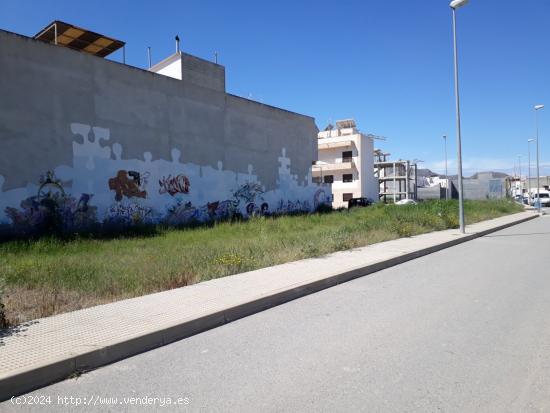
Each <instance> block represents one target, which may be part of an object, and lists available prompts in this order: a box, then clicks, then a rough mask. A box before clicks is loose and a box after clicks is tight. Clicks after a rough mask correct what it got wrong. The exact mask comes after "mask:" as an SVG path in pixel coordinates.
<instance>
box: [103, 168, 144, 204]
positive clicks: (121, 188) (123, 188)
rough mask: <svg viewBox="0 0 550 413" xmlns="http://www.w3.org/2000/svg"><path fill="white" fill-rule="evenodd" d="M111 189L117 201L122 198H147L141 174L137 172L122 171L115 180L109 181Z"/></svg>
mask: <svg viewBox="0 0 550 413" xmlns="http://www.w3.org/2000/svg"><path fill="white" fill-rule="evenodd" d="M109 189H110V190H111V191H115V194H116V195H115V201H122V197H124V196H125V197H127V198H133V197H136V198H146V197H147V191H145V189H144V188H143V187H142V181H141V174H140V173H139V172H136V171H125V170H120V171H118V172H117V173H116V176H115V177H114V178H110V179H109Z"/></svg>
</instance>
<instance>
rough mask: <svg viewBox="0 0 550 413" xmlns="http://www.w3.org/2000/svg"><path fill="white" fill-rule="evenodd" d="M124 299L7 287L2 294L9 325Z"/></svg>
mask: <svg viewBox="0 0 550 413" xmlns="http://www.w3.org/2000/svg"><path fill="white" fill-rule="evenodd" d="M125 298H130V296H124V295H119V296H111V297H97V296H94V295H93V294H89V293H86V294H85V293H78V292H75V291H59V290H49V289H48V290H32V289H27V288H21V287H7V288H6V290H5V292H4V304H5V306H6V307H5V311H6V319H7V320H8V322H9V324H10V325H17V324H21V323H24V322H26V321H29V320H34V319H37V318H42V317H48V316H51V315H55V314H61V313H66V312H68V311H75V310H80V309H82V308H88V307H93V306H95V305H99V304H106V303H110V302H113V301H117V300H123V299H125Z"/></svg>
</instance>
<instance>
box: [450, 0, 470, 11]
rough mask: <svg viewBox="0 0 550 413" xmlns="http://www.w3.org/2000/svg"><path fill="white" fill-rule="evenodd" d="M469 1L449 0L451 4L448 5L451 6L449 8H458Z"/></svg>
mask: <svg viewBox="0 0 550 413" xmlns="http://www.w3.org/2000/svg"><path fill="white" fill-rule="evenodd" d="M469 1H470V0H453V1H451V4H449V6H451V9H458V8H460V7H462V6H465V5H466V4H468V2H469Z"/></svg>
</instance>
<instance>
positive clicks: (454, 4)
mask: <svg viewBox="0 0 550 413" xmlns="http://www.w3.org/2000/svg"><path fill="white" fill-rule="evenodd" d="M467 3H468V0H453V1H451V3H450V4H449V6H450V7H451V9H452V10H453V46H454V69H455V99H456V143H457V145H456V146H457V148H456V150H457V155H458V156H457V172H458V174H457V175H458V177H457V178H458V220H459V223H460V232H461V233H462V234H464V233H465V232H466V225H465V222H464V195H463V191H462V142H461V141H462V136H461V131H460V97H459V93H458V49H457V44H456V43H457V42H456V9H458V8H460V7H462V6H465V5H466V4H467Z"/></svg>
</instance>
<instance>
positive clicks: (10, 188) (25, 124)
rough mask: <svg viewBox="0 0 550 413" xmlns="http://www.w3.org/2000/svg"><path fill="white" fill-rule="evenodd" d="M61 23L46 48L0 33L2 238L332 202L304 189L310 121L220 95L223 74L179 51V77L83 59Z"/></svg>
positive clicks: (309, 186) (308, 186)
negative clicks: (54, 228)
mask: <svg viewBox="0 0 550 413" xmlns="http://www.w3.org/2000/svg"><path fill="white" fill-rule="evenodd" d="M66 26H68V27H69V29H71V30H72V31H71V30H69V29H67V31H64V32H63V35H59V36H58V40H56V43H57V42H58V41H59V43H57V44H54V43H53V41H49V42H44V41H40V40H37V39H33V38H30V37H26V36H21V35H17V34H14V33H9V32H5V31H0V67H1V68H2V69H1V73H2V74H1V76H0V96H2V98H1V99H0V143H1V144H2V150H1V151H0V233H4V232H10V231H12V230H13V231H20V232H31V231H32V230H33V229H34V228H37V227H40V226H41V225H43V224H44V220H45V218H44V217H47V216H49V215H51V214H54V218H55V220H56V222H57V223H58V225H60V226H61V227H62V228H63V230H67V231H75V230H79V229H80V228H83V227H89V226H93V225H96V224H104V223H123V224H141V223H159V222H160V223H167V224H173V225H185V224H187V223H196V222H203V221H206V220H210V219H222V218H226V217H231V216H234V215H237V216H242V217H248V216H251V215H257V214H264V215H271V214H282V213H287V212H296V211H313V210H314V209H315V208H316V207H317V206H318V205H319V204H322V203H324V202H326V201H327V200H329V199H330V198H331V194H330V186H329V185H317V184H313V183H312V181H311V164H312V162H313V161H314V160H316V159H317V139H316V135H317V132H318V129H317V127H316V125H315V122H314V119H313V118H311V117H309V116H305V115H301V114H297V113H293V112H289V111H286V110H283V109H279V108H275V107H272V106H268V105H265V104H261V103H258V102H255V101H252V100H249V99H244V98H241V97H238V96H234V95H231V94H228V93H226V91H225V68H224V67H223V66H221V65H218V64H216V63H213V62H209V61H206V60H204V59H200V58H198V57H195V56H191V55H188V54H186V53H181V52H178V53H177V56H175V58H174V57H171V59H172V60H177V61H178V64H179V68H180V72H179V73H180V74H181V78H174V77H176V76H172V77H170V76H165V75H163V74H159V73H154V72H153V71H149V70H145V69H140V68H136V67H132V66H129V65H126V64H122V63H118V62H114V61H110V60H106V59H104V58H102V57H99V56H98V55H93V54H91V53H86V50H97V48H95V49H94V47H92V46H94V45H93V44H90V45H88V46H86V44H85V43H84V44H83V45H82V42H83V40H82V41H80V40H79V39H73V40H71V38H69V37H68V35H67V33H84V31H83V29H79V28H74V27H70V25H66ZM61 27H63V28H65V26H61ZM64 30H65V29H64ZM78 30H80V32H78ZM56 33H57V32H56ZM62 36H65V37H62ZM67 38H69V40H67ZM84 38H90V35H89V33H88V36H85V35H83V36H81V39H84ZM64 42H65V43H67V44H69V45H71V44H74V45H76V46H79V45H82V48H83V49H82V50H73V49H74V48H71V47H61V46H63V44H64ZM69 42H70V43H69ZM76 46H75V47H76ZM84 46H86V47H85V48H84ZM79 47H80V46H79ZM171 69H172V70H173V69H174V67H173V66H172V67H171ZM159 72H160V70H159ZM165 74H170V73H165Z"/></svg>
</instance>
